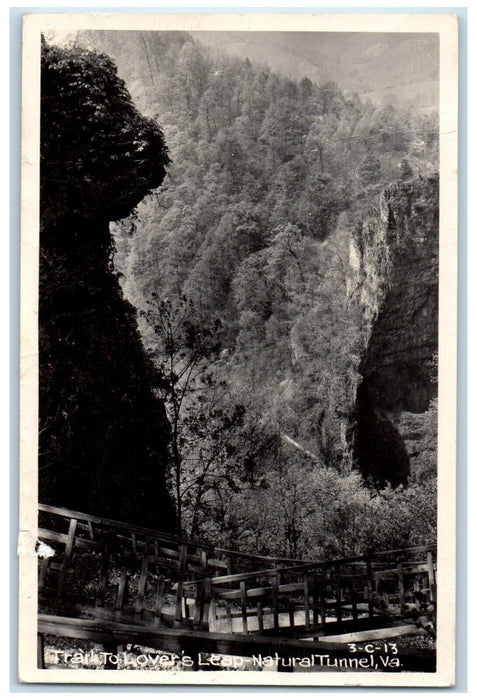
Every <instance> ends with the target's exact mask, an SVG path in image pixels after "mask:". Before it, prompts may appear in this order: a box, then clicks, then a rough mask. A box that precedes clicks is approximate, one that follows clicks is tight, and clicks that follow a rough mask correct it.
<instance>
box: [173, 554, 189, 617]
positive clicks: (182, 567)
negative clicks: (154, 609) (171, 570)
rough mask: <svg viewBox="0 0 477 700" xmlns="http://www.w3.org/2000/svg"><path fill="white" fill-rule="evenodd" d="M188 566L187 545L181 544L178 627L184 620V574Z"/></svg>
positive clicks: (177, 598)
mask: <svg viewBox="0 0 477 700" xmlns="http://www.w3.org/2000/svg"><path fill="white" fill-rule="evenodd" d="M186 565H187V545H186V544H181V546H180V547H179V575H178V581H177V596H176V613H175V616H174V622H175V624H176V625H178V624H179V623H180V621H181V620H182V594H183V592H184V573H185V570H186Z"/></svg>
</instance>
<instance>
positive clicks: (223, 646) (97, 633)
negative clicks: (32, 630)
mask: <svg viewBox="0 0 477 700" xmlns="http://www.w3.org/2000/svg"><path fill="white" fill-rule="evenodd" d="M38 538H39V540H40V541H41V542H44V543H47V544H48V545H49V546H50V547H51V548H52V549H53V550H54V556H50V557H47V558H43V559H40V560H39V579H38V593H39V623H38V624H39V626H38V632H39V646H38V648H39V665H40V666H41V667H43V665H44V653H43V644H44V635H45V634H54V635H57V636H63V637H71V638H74V639H88V640H92V641H96V642H99V643H103V644H106V645H110V646H111V645H112V646H113V647H114V645H118V644H120V645H123V644H126V643H127V644H132V643H134V644H142V645H147V646H151V647H153V648H159V649H161V650H164V651H171V652H175V651H178V650H180V651H182V652H184V651H185V652H186V653H188V654H191V655H192V656H193V657H194V658H197V655H198V654H199V653H200V652H202V653H217V654H235V655H239V656H245V657H246V656H249V657H250V656H252V655H253V654H255V653H259V654H265V655H270V654H274V653H280V654H282V655H283V654H297V653H298V655H300V653H301V654H309V653H310V651H311V650H312V649H315V650H318V651H319V653H322V654H325V653H326V654H328V653H329V655H330V658H331V659H333V658H335V659H336V658H339V656H340V654H341V655H342V654H343V651H344V650H345V649H346V648H347V647H346V644H345V640H347V641H349V640H350V639H351V640H353V639H357V640H360V639H370V638H374V637H375V638H383V634H384V635H385V636H386V638H387V637H393V636H394V635H395V634H402V633H404V631H407V632H411V633H412V632H419V630H421V631H422V630H423V629H426V630H427V631H428V632H429V633H430V634H432V633H433V630H434V628H435V601H436V571H437V564H436V546H435V544H429V545H427V546H423V547H415V548H412V549H406V550H395V551H388V552H379V553H376V552H373V553H371V552H368V553H366V554H364V555H362V556H359V557H350V558H345V559H339V560H332V561H297V560H291V559H283V558H274V557H266V556H260V555H254V554H247V553H242V552H235V551H232V550H228V549H223V548H220V547H213V546H210V545H207V544H205V543H202V542H196V541H193V540H188V539H184V538H180V537H176V536H174V535H170V534H167V533H161V532H157V531H155V530H150V529H147V528H141V527H136V526H133V525H128V524H125V523H121V522H117V521H112V520H107V519H103V518H98V517H94V516H91V515H87V514H84V513H78V512H74V511H70V510H66V509H63V508H55V507H52V506H46V505H41V506H40V507H39V531H38ZM383 629H385V630H386V631H385V632H384V633H383V632H382V630H383ZM343 635H347V636H343ZM360 635H361V636H360ZM328 638H329V641H327V639H328ZM332 640H333V641H332ZM318 651H316V653H318ZM360 653H361V652H360ZM363 655H364V657H365V656H366V652H364V651H363ZM368 656H369V654H368ZM400 656H401V652H400ZM364 657H363V658H364ZM402 658H404V659H405V662H404V668H403V667H402V666H401V669H400V670H409V671H411V670H422V671H432V670H433V669H434V668H435V652H433V650H431V649H419V650H412V649H408V650H403V651H402Z"/></svg>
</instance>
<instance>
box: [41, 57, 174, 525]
mask: <svg viewBox="0 0 477 700" xmlns="http://www.w3.org/2000/svg"><path fill="white" fill-rule="evenodd" d="M41 79H42V83H41V86H42V93H41V168H40V183H41V233H40V289H39V322H40V328H39V332H40V377H39V383H40V396H39V412H40V426H39V429H40V437H39V495H40V499H41V500H43V501H46V502H47V503H50V504H53V505H58V506H65V507H70V508H74V509H76V510H81V511H86V512H88V513H93V514H97V515H100V516H105V517H107V516H109V517H113V518H116V519H118V520H125V521H130V522H136V523H138V524H144V525H150V526H156V527H160V528H161V529H172V528H173V527H174V515H173V509H172V504H171V502H170V498H169V495H168V492H167V489H166V468H167V458H168V456H167V443H168V439H169V427H168V424H167V420H166V417H165V412H164V407H163V405H162V403H161V402H160V401H159V400H158V399H157V398H156V397H155V395H154V384H155V382H157V381H158V380H159V378H158V377H157V376H156V373H155V371H154V368H153V366H152V364H151V363H150V362H149V360H148V358H147V357H146V355H145V352H144V349H143V346H142V343H141V339H140V336H139V333H138V330H137V325H136V318H135V312H134V309H133V308H132V306H131V305H130V304H129V303H128V302H127V301H125V300H124V299H123V296H122V293H121V288H120V285H119V281H118V278H117V275H116V273H115V272H114V269H113V264H112V258H113V253H114V245H113V240H112V238H111V234H110V230H109V222H110V221H111V220H113V219H117V218H119V217H123V216H126V215H128V214H129V213H131V211H132V209H133V207H134V206H135V205H136V204H137V203H138V202H139V201H140V200H141V199H142V197H144V195H145V194H146V193H147V192H148V191H150V189H152V188H155V187H157V186H158V185H159V184H160V183H161V182H162V180H163V178H164V175H165V165H166V164H167V163H168V160H169V159H168V157H167V153H166V148H165V146H164V142H163V138H162V133H161V131H160V129H159V127H158V126H157V124H155V123H153V122H151V121H149V120H146V119H144V118H143V117H142V116H141V115H140V114H139V113H138V112H137V111H136V109H135V108H134V106H133V104H132V102H131V100H130V97H129V95H128V93H127V90H126V88H125V86H124V83H123V82H122V81H121V80H120V79H119V78H118V76H117V74H116V69H115V67H114V65H113V64H112V63H111V61H110V60H109V59H108V58H107V57H106V56H102V55H97V54H93V53H90V52H88V51H84V50H81V49H62V48H58V47H48V46H46V45H44V46H43V48H42V75H41Z"/></svg>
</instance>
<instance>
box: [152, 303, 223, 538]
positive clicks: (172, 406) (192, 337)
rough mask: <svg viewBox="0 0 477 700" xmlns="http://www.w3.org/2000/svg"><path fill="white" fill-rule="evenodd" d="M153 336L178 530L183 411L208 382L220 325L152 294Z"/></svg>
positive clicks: (187, 305)
mask: <svg viewBox="0 0 477 700" xmlns="http://www.w3.org/2000/svg"><path fill="white" fill-rule="evenodd" d="M144 316H145V317H146V320H147V321H148V323H149V325H150V326H151V328H152V329H153V331H154V333H155V336H156V343H157V344H156V349H155V351H154V359H155V362H156V366H157V367H158V370H159V372H160V376H161V380H160V382H159V384H158V389H157V390H158V394H159V396H160V398H161V399H162V401H163V402H164V405H165V407H166V413H167V417H168V419H169V424H170V426H171V439H170V446H171V472H172V474H171V477H172V478H171V481H172V490H173V493H174V498H175V505H176V516H177V529H178V532H179V533H180V532H181V531H182V525H183V519H182V515H183V514H182V500H183V451H184V446H185V443H186V441H187V437H186V435H185V433H186V421H185V417H184V414H185V410H186V405H187V402H188V400H189V398H190V395H191V394H193V393H194V392H196V391H198V390H199V385H200V384H210V381H211V374H210V372H209V371H208V367H209V365H210V363H212V362H213V359H214V355H215V354H216V353H217V350H218V348H219V343H218V331H219V329H220V324H219V323H218V322H216V323H215V324H213V325H205V324H204V323H203V322H202V321H200V320H198V318H197V316H196V313H195V309H194V306H193V304H192V302H191V301H190V300H189V299H187V297H182V299H181V300H180V303H179V304H178V305H177V306H175V305H173V304H172V303H171V302H170V301H169V300H161V299H159V297H158V295H157V294H156V293H154V294H153V298H152V301H151V302H150V304H149V311H147V312H145V313H144Z"/></svg>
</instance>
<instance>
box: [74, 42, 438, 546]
mask: <svg viewBox="0 0 477 700" xmlns="http://www.w3.org/2000/svg"><path fill="white" fill-rule="evenodd" d="M79 41H80V43H82V44H83V45H86V46H93V47H96V48H100V49H101V50H104V51H106V52H107V53H109V54H110V55H112V56H113V57H114V60H115V61H116V62H117V64H118V66H119V70H120V73H121V75H122V76H123V77H124V78H125V80H126V81H127V84H128V87H129V89H130V90H131V93H132V94H133V96H134V99H135V101H136V102H137V104H138V105H140V107H141V110H142V111H144V112H147V114H149V115H150V116H152V117H156V118H157V119H158V120H159V121H160V123H161V125H162V127H163V129H164V133H165V136H166V140H167V143H168V147H169V150H170V154H171V159H172V164H171V166H170V168H169V169H168V176H167V178H166V180H165V181H164V185H163V186H162V187H161V189H160V190H159V191H158V192H157V193H154V194H153V195H151V196H150V197H148V198H146V199H145V200H144V201H143V202H142V203H141V204H140V205H139V207H138V209H137V212H136V214H135V215H134V216H133V217H131V218H130V219H128V220H127V221H125V222H123V223H122V224H121V225H118V226H117V227H116V228H115V238H116V244H117V253H116V255H115V259H114V260H115V265H116V266H117V268H118V269H120V270H121V272H122V274H123V277H122V285H123V289H124V290H125V293H126V296H127V297H128V298H129V299H130V300H131V302H132V303H133V304H134V306H136V307H137V308H138V309H140V310H141V312H142V323H141V331H142V334H143V338H144V342H145V344H146V346H147V347H148V348H149V350H150V351H151V353H152V355H153V357H154V359H155V362H156V366H157V367H159V368H160V370H161V372H162V376H163V380H162V384H161V386H160V387H159V388H158V390H157V391H158V395H160V396H161V397H162V399H163V400H164V401H165V405H166V408H167V412H168V415H169V419H170V422H171V425H172V431H173V435H172V440H171V448H170V449H171V460H170V474H169V476H170V488H171V493H172V494H173V497H174V500H175V505H176V510H177V512H178V516H179V521H180V523H181V528H182V529H183V530H184V531H185V532H186V533H188V534H193V535H194V536H202V537H207V538H210V540H211V541H214V542H221V543H223V544H229V545H237V544H240V546H243V547H248V548H256V549H257V550H259V551H262V552H274V553H284V554H285V553H286V554H288V555H299V556H304V555H308V554H310V553H311V554H312V555H314V556H319V555H321V554H324V553H327V554H329V555H332V554H345V553H346V554H348V553H351V552H356V551H359V550H362V549H363V548H364V547H366V546H370V545H373V546H374V545H376V546H388V545H389V546H392V545H405V544H408V543H414V542H416V541H420V540H421V539H423V540H425V539H429V538H432V537H433V536H434V534H435V502H434V498H435V489H434V482H433V479H434V473H435V453H434V455H432V454H426V460H427V461H430V462H432V461H433V460H434V472H433V470H432V468H431V469H430V468H429V465H426V467H425V468H422V467H421V466H420V464H419V460H420V455H419V451H417V452H416V453H415V455H414V457H413V459H412V464H411V469H412V477H411V479H410V483H409V486H408V487H406V488H399V489H397V490H392V489H389V488H384V489H380V490H377V489H376V488H375V487H374V486H373V485H372V484H365V483H363V481H362V478H361V476H360V474H359V473H358V472H357V471H356V469H354V467H355V464H354V456H353V444H352V440H351V436H352V434H353V412H354V410H355V394H356V387H357V383H358V382H359V376H358V372H357V370H358V366H359V361H360V355H361V353H362V350H363V342H364V334H363V318H362V313H361V310H360V309H359V307H358V306H357V305H356V304H354V303H353V302H352V300H351V299H350V297H349V296H348V294H347V291H348V285H349V280H350V277H351V274H352V273H351V270H350V263H349V237H350V231H351V230H352V229H357V228H359V226H360V222H361V221H363V220H364V219H366V218H368V217H369V216H373V215H375V214H376V213H377V209H376V207H377V198H378V194H379V192H380V191H381V190H382V189H383V187H384V186H386V185H387V184H388V183H389V182H390V181H392V180H396V179H408V178H410V177H414V176H420V175H422V174H425V173H426V172H430V171H432V170H434V169H435V167H436V164H437V137H438V132H437V122H436V118H435V116H434V115H432V114H423V113H419V112H414V111H412V110H410V109H409V110H407V111H402V110H399V109H398V108H396V107H391V106H384V107H377V106H376V105H374V104H372V103H371V102H370V101H368V100H367V101H363V100H361V99H360V97H359V95H357V94H349V93H347V94H345V93H343V92H342V91H341V90H340V89H339V88H338V87H337V86H336V85H335V84H332V83H327V84H321V85H318V84H315V83H313V82H312V81H310V80H309V79H308V78H304V79H302V80H301V81H292V80H289V79H287V78H284V77H282V76H280V75H278V74H276V73H274V72H272V71H270V70H269V69H268V68H266V67H260V66H259V67H256V66H253V65H252V64H251V63H250V61H248V60H239V59H227V58H224V57H221V56H216V55H213V54H212V53H211V52H210V51H209V50H208V49H206V48H204V47H203V46H201V45H200V44H199V43H198V42H194V41H193V40H192V39H191V38H190V36H188V35H187V34H185V33H182V32H177V33H175V32H163V33H161V32H155V33H153V32H150V33H149V32H143V33H136V32H130V33H129V32H128V33H127V35H123V33H121V35H120V34H119V33H115V32H110V33H103V32H94V33H93V32H92V33H88V34H86V33H84V34H82V35H81V37H80V39H79ZM132 234H136V235H132ZM185 309H186V310H187V311H186V312H185ZM430 423H431V424H432V426H434V423H433V422H432V421H430ZM432 429H434V428H432ZM431 432H432V431H431ZM287 437H290V438H291V439H292V440H293V441H294V442H295V443H296V444H297V445H298V448H297V447H294V446H293V444H292V443H291V442H289V441H287V440H286V438H287ZM430 442H432V439H431V438H430ZM300 447H301V448H302V450H301V451H300V449H299V448H300ZM303 450H304V451H303ZM423 469H424V471H425V472H426V475H427V476H426V478H425V479H424V480H422V479H421V481H420V482H418V479H417V475H419V474H420V475H422V473H423ZM416 518H417V519H418V520H419V522H420V526H419V529H416V527H415V522H416ZM378 526H379V527H378Z"/></svg>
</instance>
